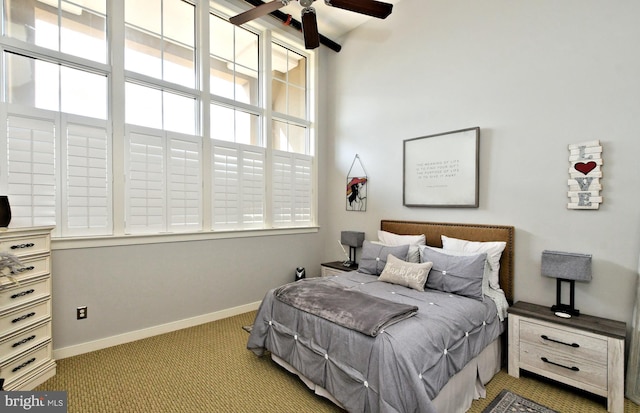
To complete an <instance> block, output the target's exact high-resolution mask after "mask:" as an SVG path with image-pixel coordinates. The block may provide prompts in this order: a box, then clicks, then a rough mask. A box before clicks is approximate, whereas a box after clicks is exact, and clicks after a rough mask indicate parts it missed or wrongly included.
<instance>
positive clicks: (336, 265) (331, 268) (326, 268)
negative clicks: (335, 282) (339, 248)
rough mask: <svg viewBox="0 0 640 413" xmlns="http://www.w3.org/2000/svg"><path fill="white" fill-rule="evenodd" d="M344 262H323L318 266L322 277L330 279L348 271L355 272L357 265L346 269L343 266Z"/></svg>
mask: <svg viewBox="0 0 640 413" xmlns="http://www.w3.org/2000/svg"><path fill="white" fill-rule="evenodd" d="M343 262H344V261H332V262H323V263H322V264H320V269H321V271H322V272H321V273H320V275H322V276H323V277H330V276H333V275H340V274H342V273H345V272H349V271H356V270H357V269H358V264H355V265H352V266H350V267H346V266H345V265H344V264H343Z"/></svg>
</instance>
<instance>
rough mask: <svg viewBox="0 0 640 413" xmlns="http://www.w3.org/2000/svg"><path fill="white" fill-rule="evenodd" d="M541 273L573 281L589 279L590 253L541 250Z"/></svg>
mask: <svg viewBox="0 0 640 413" xmlns="http://www.w3.org/2000/svg"><path fill="white" fill-rule="evenodd" d="M542 275H544V276H546V277H552V278H560V279H563V280H574V281H591V254H576V253H572V252H560V251H546V250H545V251H542Z"/></svg>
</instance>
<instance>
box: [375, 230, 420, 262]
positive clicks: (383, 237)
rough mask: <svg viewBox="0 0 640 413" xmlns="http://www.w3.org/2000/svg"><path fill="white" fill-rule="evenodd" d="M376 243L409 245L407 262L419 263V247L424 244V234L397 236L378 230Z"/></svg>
mask: <svg viewBox="0 0 640 413" xmlns="http://www.w3.org/2000/svg"><path fill="white" fill-rule="evenodd" d="M378 241H380V242H381V243H383V244H385V245H394V246H397V245H407V244H408V245H409V252H408V253H407V261H409V262H420V248H419V247H420V245H425V244H426V239H425V237H424V234H421V235H398V234H394V233H393V232H387V231H382V230H378Z"/></svg>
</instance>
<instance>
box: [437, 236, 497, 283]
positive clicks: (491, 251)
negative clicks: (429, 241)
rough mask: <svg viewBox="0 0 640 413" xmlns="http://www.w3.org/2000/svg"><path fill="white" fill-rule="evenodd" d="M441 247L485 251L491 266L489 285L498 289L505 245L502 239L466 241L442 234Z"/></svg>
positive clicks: (466, 250) (473, 251)
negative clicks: (501, 259)
mask: <svg viewBox="0 0 640 413" xmlns="http://www.w3.org/2000/svg"><path fill="white" fill-rule="evenodd" d="M441 238H442V248H443V249H445V250H450V251H463V252H472V253H476V254H478V253H483V252H484V253H486V254H487V262H488V263H489V267H490V268H491V273H490V274H489V286H490V287H491V288H493V289H494V290H499V289H500V276H499V271H500V257H501V256H502V251H504V248H505V247H506V246H507V243H506V242H504V241H492V242H477V241H467V240H463V239H457V238H450V237H447V236H444V235H442V236H441Z"/></svg>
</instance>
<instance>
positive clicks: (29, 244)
mask: <svg viewBox="0 0 640 413" xmlns="http://www.w3.org/2000/svg"><path fill="white" fill-rule="evenodd" d="M50 243H51V237H50V235H49V234H48V233H45V234H32V235H21V236H16V237H10V236H7V237H4V238H2V239H0V251H1V252H9V253H11V254H13V255H15V256H16V257H18V258H20V257H24V256H27V255H35V254H43V253H46V254H48V253H50V252H51V245H50Z"/></svg>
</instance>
